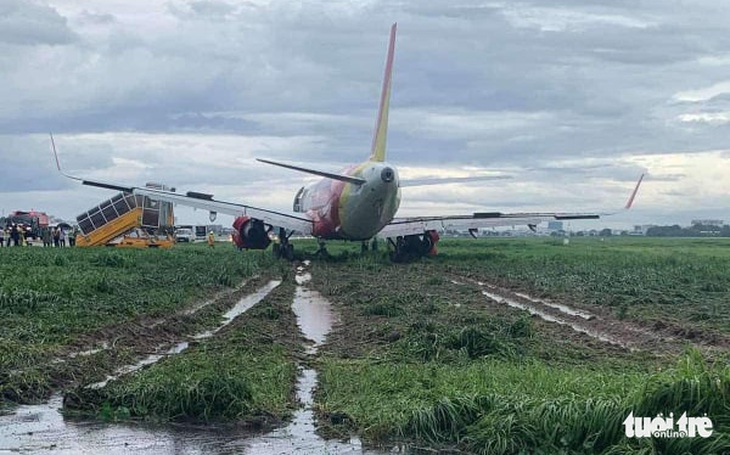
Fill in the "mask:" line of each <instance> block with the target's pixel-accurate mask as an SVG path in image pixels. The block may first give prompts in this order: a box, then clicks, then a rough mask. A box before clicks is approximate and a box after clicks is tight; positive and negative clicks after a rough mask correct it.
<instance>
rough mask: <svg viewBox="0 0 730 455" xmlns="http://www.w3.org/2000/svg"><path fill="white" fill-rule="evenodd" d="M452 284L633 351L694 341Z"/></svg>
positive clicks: (458, 279) (485, 287)
mask: <svg viewBox="0 0 730 455" xmlns="http://www.w3.org/2000/svg"><path fill="white" fill-rule="evenodd" d="M450 281H451V283H452V284H455V285H463V284H465V283H469V284H472V285H476V286H478V287H479V289H480V290H481V292H482V294H483V295H484V296H485V297H486V298H487V299H488V300H490V301H492V302H494V303H497V304H504V305H507V306H509V307H511V308H514V309H518V310H522V311H527V312H529V313H530V314H531V315H533V316H536V317H539V318H540V319H542V320H544V321H546V322H550V323H554V324H558V325H561V326H566V327H570V328H571V329H572V330H573V331H575V332H577V333H582V334H585V335H587V336H589V337H592V338H594V339H596V340H599V341H602V342H605V343H608V344H612V345H615V346H619V347H621V348H624V349H627V350H630V351H638V350H644V351H651V352H654V353H661V352H679V351H681V350H683V349H684V348H685V346H686V345H687V344H688V343H691V341H690V340H686V339H682V338H678V337H676V336H673V335H670V334H666V333H662V332H659V331H654V330H650V329H648V328H646V327H641V326H639V325H637V324H634V323H631V322H629V321H623V320H619V319H616V318H612V317H609V316H608V315H606V314H605V313H602V314H598V313H597V312H596V313H594V312H590V311H587V310H584V309H577V308H574V307H571V306H569V305H566V304H564V303H558V302H554V301H551V300H547V299H540V298H536V297H533V296H530V295H528V294H526V293H524V292H516V291H511V290H509V289H505V288H502V287H499V286H496V285H494V284H491V283H486V282H482V281H478V280H475V279H472V278H469V277H466V276H459V275H455V276H454V279H452V280H450ZM692 344H694V345H696V346H697V347H698V348H701V349H705V350H713V349H721V348H722V347H721V346H715V345H713V344H710V343H694V342H692Z"/></svg>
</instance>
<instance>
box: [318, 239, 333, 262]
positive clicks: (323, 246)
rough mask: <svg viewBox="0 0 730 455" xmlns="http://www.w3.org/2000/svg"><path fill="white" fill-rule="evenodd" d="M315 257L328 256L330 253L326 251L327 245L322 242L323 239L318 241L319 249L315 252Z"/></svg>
mask: <svg viewBox="0 0 730 455" xmlns="http://www.w3.org/2000/svg"><path fill="white" fill-rule="evenodd" d="M315 255H316V256H317V257H320V258H328V257H329V256H330V254H329V253H328V252H327V245H326V244H325V243H324V240H320V241H319V249H318V250H317V252H316V253H315Z"/></svg>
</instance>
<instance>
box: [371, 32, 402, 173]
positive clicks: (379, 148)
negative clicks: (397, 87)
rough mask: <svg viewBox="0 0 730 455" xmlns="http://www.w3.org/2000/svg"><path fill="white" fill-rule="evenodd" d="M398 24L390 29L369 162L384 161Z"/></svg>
mask: <svg viewBox="0 0 730 455" xmlns="http://www.w3.org/2000/svg"><path fill="white" fill-rule="evenodd" d="M397 27H398V24H397V23H395V24H393V26H392V27H391V28H390V44H388V57H387V58H386V60H385V74H384V75H383V88H382V91H381V93H380V109H379V110H378V120H377V121H376V123H375V131H374V132H373V145H372V149H371V152H370V161H385V142H386V137H387V135H388V108H389V105H390V85H391V84H390V83H391V79H392V74H393V57H394V54H395V32H396V29H397Z"/></svg>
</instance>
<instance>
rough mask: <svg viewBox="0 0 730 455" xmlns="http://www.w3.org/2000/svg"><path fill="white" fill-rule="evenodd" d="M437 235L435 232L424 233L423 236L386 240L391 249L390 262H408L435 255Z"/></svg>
mask: <svg viewBox="0 0 730 455" xmlns="http://www.w3.org/2000/svg"><path fill="white" fill-rule="evenodd" d="M438 240H439V238H438V234H436V232H435V231H428V232H424V233H423V234H420V235H419V234H415V235H404V236H399V237H397V238H396V239H395V241H394V240H393V239H392V238H389V239H388V243H389V244H390V246H391V247H392V250H391V251H390V260H391V261H393V262H409V261H412V260H414V259H418V258H421V257H424V256H427V255H432V254H435V253H436V249H435V246H436V242H438Z"/></svg>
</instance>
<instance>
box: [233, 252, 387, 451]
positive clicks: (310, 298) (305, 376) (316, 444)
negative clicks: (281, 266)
mask: <svg viewBox="0 0 730 455" xmlns="http://www.w3.org/2000/svg"><path fill="white" fill-rule="evenodd" d="M308 266H309V261H304V263H303V265H302V266H299V267H297V270H296V275H295V277H294V280H295V282H296V284H297V286H296V288H295V291H294V300H293V302H292V311H293V312H294V314H295V315H296V318H297V325H298V326H299V330H300V332H301V333H302V334H303V335H304V338H305V340H306V349H305V353H306V354H307V358H306V359H304V361H303V362H302V363H300V366H299V369H300V373H299V378H298V379H297V384H296V396H297V400H298V401H299V403H300V405H301V408H299V409H297V410H296V412H295V413H294V417H293V418H292V421H291V422H290V423H289V424H288V425H287V426H285V427H282V428H277V429H276V430H274V431H272V432H270V433H268V434H265V435H263V436H261V437H258V438H254V439H251V440H249V441H247V443H246V445H245V448H246V451H245V452H246V453H252V454H254V453H255V454H264V455H280V454H285V453H349V454H361V455H365V454H370V455H382V454H383V452H380V451H375V450H366V449H363V447H362V443H361V441H360V439H359V438H357V437H351V438H350V440H349V441H348V442H342V441H338V440H327V439H324V438H322V437H321V436H319V435H318V434H317V431H316V425H315V419H314V390H315V388H316V387H317V371H316V370H315V369H314V368H313V367H311V366H308V363H310V361H311V360H312V359H314V358H315V357H316V356H317V351H318V350H319V347H320V346H321V345H322V344H324V342H325V341H326V339H327V335H328V334H329V333H330V331H331V330H332V327H333V325H334V324H335V322H336V320H337V316H336V314H335V313H334V311H333V309H332V304H331V303H330V302H329V301H328V300H327V299H325V298H324V297H323V296H322V295H321V294H320V293H319V292H317V291H314V290H311V289H308V288H307V287H306V286H305V285H306V284H307V283H309V281H310V280H311V279H312V275H311V273H310V272H308V271H307V267H308Z"/></svg>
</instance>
